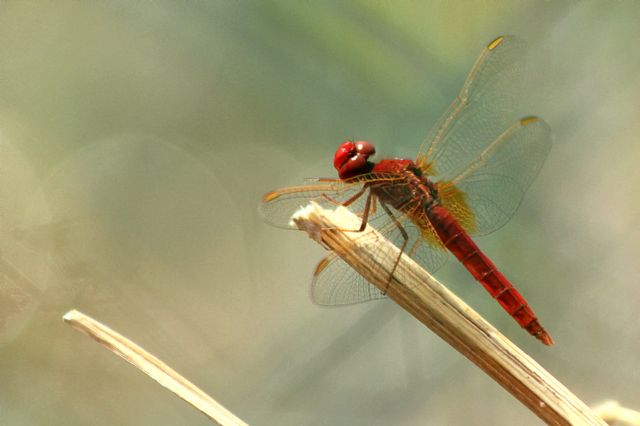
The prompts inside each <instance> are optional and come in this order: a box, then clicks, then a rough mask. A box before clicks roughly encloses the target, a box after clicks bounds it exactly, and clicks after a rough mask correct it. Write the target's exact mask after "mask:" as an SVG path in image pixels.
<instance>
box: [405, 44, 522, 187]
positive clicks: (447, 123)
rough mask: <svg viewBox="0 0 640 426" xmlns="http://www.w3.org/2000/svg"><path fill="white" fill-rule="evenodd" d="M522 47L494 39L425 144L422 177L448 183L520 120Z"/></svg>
mask: <svg viewBox="0 0 640 426" xmlns="http://www.w3.org/2000/svg"><path fill="white" fill-rule="evenodd" d="M525 50H526V44H525V43H524V42H522V41H521V40H519V39H517V38H514V37H512V36H502V37H498V38H497V39H495V40H494V41H492V42H491V43H489V44H488V45H487V47H485V49H484V50H483V51H482V53H481V54H480V56H479V57H478V59H477V60H476V62H475V64H474V65H473V67H472V69H471V71H470V73H469V75H468V77H467V79H466V80H465V82H464V85H463V86H462V89H461V90H460V93H459V94H458V96H457V97H456V99H455V100H454V101H453V103H452V104H451V106H450V107H449V109H448V110H447V111H446V113H445V114H444V115H443V116H442V118H441V119H440V120H439V121H438V122H436V124H435V126H434V127H433V128H432V130H431V131H430V133H429V134H428V135H427V138H426V140H425V141H424V142H423V144H422V146H421V148H420V151H419V152H418V157H417V160H416V163H417V164H418V165H420V167H422V168H423V170H424V171H425V173H427V174H428V175H431V176H437V177H439V178H442V179H447V180H451V179H452V178H453V177H455V176H457V175H458V174H460V173H461V172H462V170H464V169H465V167H466V166H467V164H469V163H470V162H471V161H473V160H474V159H475V158H477V156H478V155H479V154H480V153H481V152H482V151H483V150H484V149H485V148H486V147H487V146H488V145H489V144H490V143H491V142H492V141H494V140H495V139H496V138H497V137H498V136H499V135H500V134H501V133H502V132H503V131H504V130H505V129H507V128H508V127H509V125H511V124H512V123H513V122H515V121H516V119H517V118H519V116H520V114H519V113H518V112H517V111H516V110H515V106H516V104H515V99H518V98H519V89H520V88H521V86H522V84H521V83H522V82H521V80H522V78H521V74H522V71H523V68H524V64H523V62H524V61H523V60H524V57H525Z"/></svg>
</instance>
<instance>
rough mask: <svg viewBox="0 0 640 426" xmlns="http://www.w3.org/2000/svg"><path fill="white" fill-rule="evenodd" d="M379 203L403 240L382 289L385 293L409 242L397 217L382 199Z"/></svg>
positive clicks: (407, 235)
mask: <svg viewBox="0 0 640 426" xmlns="http://www.w3.org/2000/svg"><path fill="white" fill-rule="evenodd" d="M380 205H381V206H382V208H383V209H384V211H385V212H386V213H387V214H388V215H389V217H391V220H393V223H394V224H395V225H396V226H397V227H398V230H399V231H400V234H401V235H402V240H403V241H402V247H400V253H399V254H398V258H397V259H396V261H395V263H394V264H393V269H391V272H390V273H389V278H388V279H387V285H386V287H385V288H384V291H383V293H384V294H387V289H388V288H389V285H390V284H391V279H392V278H393V274H394V272H395V271H396V268H397V267H398V263H400V259H401V258H402V253H404V249H405V248H406V247H407V243H408V242H409V234H407V231H406V230H405V229H404V227H403V226H402V224H401V223H400V221H398V219H397V218H396V217H395V216H394V215H393V212H391V210H390V209H389V207H387V205H386V204H385V203H384V202H383V201H382V200H380Z"/></svg>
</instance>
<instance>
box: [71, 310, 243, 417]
mask: <svg viewBox="0 0 640 426" xmlns="http://www.w3.org/2000/svg"><path fill="white" fill-rule="evenodd" d="M62 319H63V320H64V322H66V323H67V324H69V325H71V326H72V327H74V328H76V329H78V330H80V331H82V332H83V333H85V334H86V335H88V336H89V337H91V338H92V339H93V340H95V341H96V342H98V343H100V344H101V345H102V346H104V347H105V348H107V349H109V350H110V351H111V352H113V353H114V354H116V355H118V356H120V357H121V358H123V359H124V360H125V361H127V362H129V363H130V364H132V365H133V366H135V367H136V368H138V369H139V370H141V371H143V372H144V373H146V374H147V375H148V376H149V377H151V378H152V379H154V380H155V381H157V382H158V383H159V384H160V385H162V386H164V387H165V388H167V389H169V390H170V391H171V392H173V393H175V394H176V395H178V396H179V397H180V398H182V399H183V400H185V401H186V402H188V403H189V404H191V405H192V406H194V407H195V408H196V409H198V410H200V411H201V412H202V413H203V414H204V415H206V416H207V417H209V418H210V419H211V420H213V421H215V422H217V423H218V424H219V425H222V426H246V425H247V424H246V423H245V422H243V421H242V420H240V419H239V418H237V417H236V416H235V415H233V413H231V412H230V411H229V410H227V409H226V408H224V407H223V406H222V405H220V404H219V403H218V402H217V401H215V400H214V399H213V398H211V397H210V396H209V395H207V394H206V393H205V392H204V391H202V390H201V389H200V388H198V387H197V386H196V385H194V384H193V383H191V382H190V381H189V380H187V379H185V378H184V377H183V376H181V375H180V374H178V373H177V372H176V371H175V370H173V369H172V368H171V367H169V366H168V365H167V364H165V363H164V362H162V361H160V360H159V359H158V358H156V357H155V356H153V355H151V354H150V353H149V352H147V351H145V350H144V349H142V348H141V347H140V346H138V345H136V344H135V343H133V342H132V341H131V340H129V339H127V338H126V337H124V336H122V335H120V334H119V333H117V332H115V331H114V330H112V329H110V328H109V327H107V326H106V325H104V324H102V323H100V322H98V321H96V320H94V319H93V318H91V317H90V316H88V315H85V314H83V313H82V312H78V311H76V310H71V311H69V312H67V313H66V314H65V315H64V316H63V317H62Z"/></svg>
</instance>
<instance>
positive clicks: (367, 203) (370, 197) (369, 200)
mask: <svg viewBox="0 0 640 426" xmlns="http://www.w3.org/2000/svg"><path fill="white" fill-rule="evenodd" d="M366 190H367V188H366V187H362V189H360V190H359V191H358V192H357V193H356V194H354V195H353V196H352V197H351V198H349V199H348V200H347V201H345V202H343V203H340V202H339V201H337V200H334V199H333V198H331V197H330V196H328V195H327V194H322V196H323V197H324V198H326V199H327V200H329V201H330V202H332V203H334V204H336V205H339V206H344V207H347V206H349V205H350V204H353V202H354V201H356V200H357V199H358V198H360V197H362V194H364V192H365V191H366ZM372 202H373V204H374V211H375V197H374V196H373V194H372V193H371V191H369V193H368V194H367V199H366V201H365V202H364V210H363V211H362V223H361V224H360V228H358V229H341V228H331V229H332V230H338V231H343V232H362V231H364V229H365V228H366V227H367V221H368V220H369V212H370V211H371V204H372Z"/></svg>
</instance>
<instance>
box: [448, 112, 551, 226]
mask: <svg viewBox="0 0 640 426" xmlns="http://www.w3.org/2000/svg"><path fill="white" fill-rule="evenodd" d="M550 149H551V129H550V128H549V126H548V125H547V123H545V122H544V121H543V120H542V119H540V118H537V117H527V118H523V119H521V120H519V121H517V122H516V123H515V124H514V125H512V126H511V127H509V128H508V129H507V130H505V131H504V132H503V133H502V134H501V135H500V136H498V137H497V138H496V139H495V140H494V141H493V142H492V143H490V144H489V145H488V146H487V147H486V148H485V149H484V150H483V151H482V152H481V153H480V154H478V156H477V157H476V158H475V159H474V160H473V161H471V163H470V164H469V165H468V167H467V168H466V169H465V170H464V171H462V172H461V173H460V174H458V175H457V176H455V177H454V178H452V179H451V180H450V181H439V182H438V188H439V193H440V196H441V200H442V203H443V204H444V205H445V207H447V208H448V209H449V210H450V211H451V212H452V213H453V214H454V215H455V216H456V217H457V218H458V219H459V221H460V222H461V223H462V224H463V226H465V228H467V231H469V232H470V233H474V234H476V235H486V234H488V233H491V232H493V231H495V230H496V229H499V228H500V227H502V226H503V225H504V224H505V223H507V221H508V220H509V219H510V218H511V216H513V214H514V213H515V211H516V210H517V209H518V206H519V205H520V203H521V201H522V198H523V196H524V193H525V192H526V190H527V188H528V187H529V185H531V182H533V179H534V178H535V177H536V175H537V174H538V172H539V170H540V168H541V167H542V164H543V163H544V161H545V159H546V158H547V155H548V154H549V150H550ZM461 194H462V195H461Z"/></svg>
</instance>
